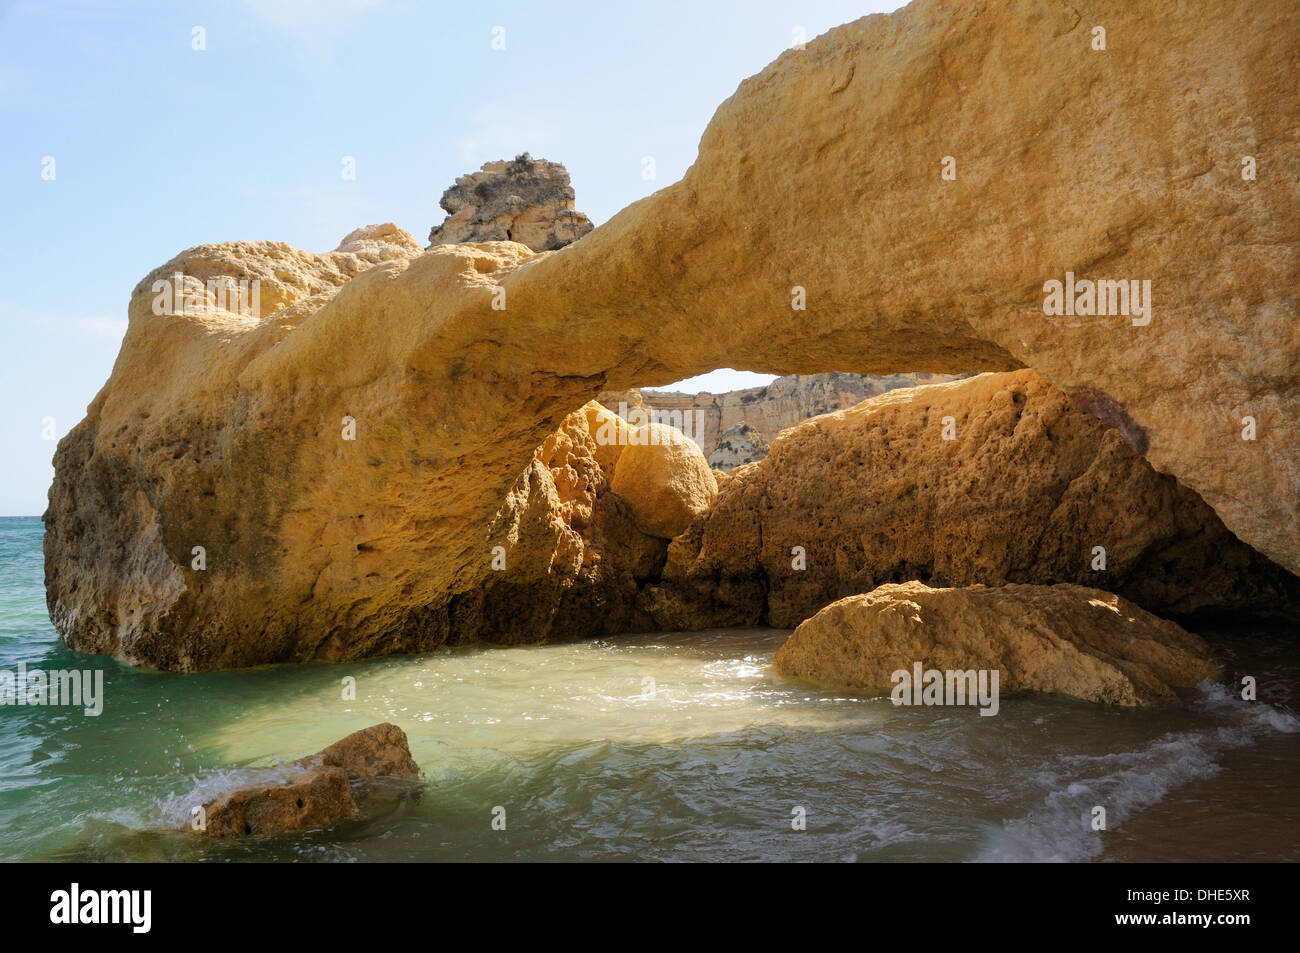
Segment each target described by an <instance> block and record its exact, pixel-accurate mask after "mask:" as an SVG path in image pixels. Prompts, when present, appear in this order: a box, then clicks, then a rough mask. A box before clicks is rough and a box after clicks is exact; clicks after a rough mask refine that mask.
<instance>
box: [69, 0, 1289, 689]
mask: <svg viewBox="0 0 1300 953" xmlns="http://www.w3.org/2000/svg"><path fill="white" fill-rule="evenodd" d="M1087 14H1088V19H1086V20H1085V19H1084V18H1083V17H1082V15H1081V14H1080V13H1079V12H1077V11H1075V10H1073V9H1072V8H1071V7H1069V6H1067V5H1064V4H1062V5H1043V4H1037V3H1031V2H1023V3H1021V2H1011V3H1002V2H993V0H967V2H962V3H944V4H940V3H938V2H934V0H917V2H914V3H913V4H911V5H910V6H908V7H906V8H905V9H903V10H900V11H898V12H897V13H894V14H890V15H887V16H872V17H867V18H865V19H862V20H859V21H857V22H855V23H851V24H848V25H845V26H843V27H840V28H838V29H836V30H833V31H831V32H829V33H827V34H825V35H824V36H822V37H819V38H818V39H816V40H814V41H812V42H810V43H808V44H807V47H806V48H805V49H803V50H790V51H787V52H786V53H784V54H782V56H781V57H779V58H778V59H777V60H776V61H775V62H774V63H773V64H771V65H770V66H769V67H767V68H766V69H765V70H763V71H762V72H761V73H759V74H758V75H756V76H754V77H751V78H750V79H748V80H746V81H745V82H743V83H742V84H741V85H740V88H739V89H738V90H737V91H736V93H735V94H734V95H733V96H732V97H731V98H730V99H728V100H727V101H726V102H725V103H723V104H722V106H721V107H720V108H719V109H718V112H717V114H716V115H715V117H714V118H713V120H712V122H711V123H710V124H709V127H708V129H707V130H706V131H705V133H704V136H703V138H702V140H701V143H700V152H699V157H698V159H697V161H696V162H695V164H694V165H693V166H692V167H691V168H690V170H689V171H688V172H687V174H686V175H685V177H684V178H683V179H682V180H681V181H680V182H678V183H676V184H674V185H672V186H669V187H668V188H665V189H663V190H661V191H659V192H657V193H655V194H654V195H651V196H649V197H648V198H645V199H643V200H641V201H639V202H636V203H634V204H633V205H631V206H629V207H628V208H627V209H625V210H623V211H622V212H621V213H619V214H618V215H617V216H615V218H614V219H612V220H611V221H610V222H608V223H606V224H605V225H603V226H601V227H600V228H597V229H596V230H595V231H593V232H591V233H590V234H588V235H586V236H585V237H584V238H582V239H581V241H579V242H577V243H576V244H574V245H571V246H569V247H566V248H563V249H561V250H559V251H556V252H551V253H543V254H536V255H534V254H532V253H530V252H529V250H528V249H526V248H524V247H523V246H521V245H517V244H514V243H509V242H493V243H485V244H479V245H446V246H441V247H435V248H433V249H431V250H429V251H428V252H424V253H421V251H420V248H419V246H418V244H416V243H415V242H414V241H413V240H411V239H410V236H407V235H405V233H400V230H396V229H394V228H392V227H391V226H388V227H380V228H376V229H367V230H360V231H359V232H357V233H354V234H353V235H352V236H349V238H348V240H345V243H344V245H343V246H340V249H339V250H338V251H336V252H333V253H330V254H329V255H308V254H306V253H303V252H298V251H296V250H294V249H291V248H289V247H288V246H286V245H283V244H280V243H265V242H262V243H233V244H228V245H218V246H201V247H200V248H197V249H191V250H189V251H188V252H185V253H183V254H182V255H180V256H178V257H177V258H176V259H174V260H173V261H172V262H169V263H168V264H167V265H164V266H163V267H162V268H160V269H158V270H157V271H156V272H154V273H153V274H152V275H150V276H149V277H147V278H146V279H145V280H144V281H143V282H142V283H141V285H140V286H138V287H137V289H136V292H135V294H134V295H133V297H132V301H131V306H130V319H131V320H130V326H129V329H128V332H127V335H126V338H125V340H124V342H123V348H122V353H121V354H120V355H119V358H118V361H117V364H116V366H115V367H114V371H113V376H112V378H111V379H110V380H109V382H108V383H107V385H106V386H105V388H104V389H103V391H102V392H101V393H100V394H99V395H98V396H97V397H96V399H95V401H94V402H93V403H92V404H91V406H90V408H89V410H88V415H87V418H86V420H85V421H83V422H82V423H81V424H80V425H79V426H78V427H77V428H75V429H74V430H73V432H72V433H71V434H69V436H68V437H67V438H65V440H64V441H63V443H62V444H61V445H60V448H59V450H58V452H57V454H56V458H55V464H56V476H55V482H54V486H53V487H52V489H51V493H50V509H49V510H48V511H47V513H46V517H45V518H46V523H47V527H48V534H47V539H46V555H47V569H46V573H47V590H48V598H49V602H50V608H51V614H52V616H53V618H54V620H55V622H56V625H57V626H58V627H59V629H60V631H61V632H62V633H63V634H64V635H65V636H66V637H67V638H68V641H69V643H70V644H71V645H73V646H74V647H76V648H81V649H85V650H88V651H117V652H120V653H122V654H123V655H125V656H126V657H129V658H132V659H136V660H139V661H143V662H147V663H149V664H154V665H159V666H163V667H170V668H182V669H190V668H214V667H222V666H230V665H240V664H252V663H254V662H260V661H269V660H288V659H300V658H311V657H327V658H341V657H356V656H361V655H368V654H376V653H380V652H387V651H402V650H408V651H409V650H419V649H422V648H427V647H432V646H434V645H436V644H439V643H440V641H441V640H442V639H445V638H446V635H447V631H448V628H449V627H450V626H452V625H453V624H454V620H451V619H450V618H449V616H448V609H447V605H448V600H449V598H450V597H451V595H452V594H454V593H457V592H465V591H469V590H471V589H473V588H474V587H475V586H476V585H478V584H479V583H480V582H481V580H482V579H483V578H484V574H485V572H487V571H488V570H487V568H486V566H487V560H488V553H489V550H490V545H491V539H490V536H489V532H488V530H487V529H485V528H486V527H488V526H489V525H490V524H491V522H492V518H493V515H494V514H495V513H496V512H497V510H498V509H499V508H500V505H501V501H502V499H503V498H505V497H506V495H507V494H508V493H509V492H510V491H511V488H512V486H513V485H514V484H515V481H516V480H517V479H518V477H519V474H520V472H521V470H522V469H523V468H524V467H525V466H526V464H527V462H528V460H529V456H530V454H531V453H532V452H533V450H534V448H536V447H537V446H538V445H539V444H540V443H541V441H542V440H543V439H544V438H545V437H546V435H547V434H548V433H550V432H551V431H552V430H553V429H554V428H555V427H556V426H557V425H558V424H559V422H560V421H561V420H562V419H563V418H564V416H565V415H566V414H567V413H569V412H570V411H572V410H573V409H575V408H576V407H579V406H581V405H582V404H583V403H584V402H585V401H587V400H589V399H591V398H592V397H594V396H595V395H596V394H597V393H598V392H599V391H601V390H605V389H611V390H617V389H625V388H629V387H633V386H654V385H661V384H667V383H669V382H671V381H673V380H676V379H680V378H683V377H687V376H691V375H694V374H697V373H702V372H704V371H707V370H710V369H712V368H715V367H719V366H730V367H736V368H740V369H748V370H755V371H765V372H772V373H814V372H819V371H830V370H841V371H857V372H863V373H889V372H895V371H917V370H925V371H933V372H949V373H960V372H968V371H982V370H1012V369H1017V368H1021V367H1032V368H1033V369H1035V370H1036V371H1037V372H1038V373H1039V374H1041V375H1042V376H1043V377H1044V378H1046V379H1047V380H1048V381H1050V382H1051V383H1053V384H1055V385H1056V386H1058V387H1060V388H1061V389H1062V390H1064V391H1066V392H1067V393H1069V394H1071V395H1075V396H1077V397H1079V398H1080V400H1082V401H1084V402H1085V403H1087V404H1088V405H1089V406H1090V407H1092V408H1093V409H1094V410H1095V412H1098V413H1099V414H1100V415H1102V416H1103V417H1106V418H1108V419H1110V421H1111V422H1112V423H1115V424H1116V425H1117V426H1119V427H1120V429H1121V431H1122V432H1124V433H1126V435H1128V437H1129V438H1130V441H1131V442H1134V443H1135V445H1136V446H1137V447H1138V449H1140V450H1141V452H1143V453H1144V454H1145V455H1146V457H1147V459H1148V460H1149V461H1150V462H1151V463H1152V464H1153V465H1154V466H1155V467H1156V468H1157V469H1158V470H1160V471H1163V472H1167V473H1170V474H1172V475H1174V476H1175V477H1176V478H1177V479H1178V480H1179V481H1180V482H1182V483H1184V484H1185V485H1186V486H1188V487H1191V488H1192V489H1194V490H1196V491H1197V492H1198V493H1199V494H1200V495H1201V496H1202V497H1203V498H1204V499H1205V500H1206V501H1207V502H1208V503H1209V504H1210V505H1211V506H1212V507H1213V508H1214V509H1215V511H1216V512H1217V513H1218V514H1219V515H1220V517H1221V518H1222V519H1223V521H1224V523H1225V524H1226V525H1227V527H1228V528H1229V529H1231V530H1232V531H1233V532H1234V533H1236V534H1237V536H1239V537H1240V538H1241V539H1242V540H1244V541H1245V542H1247V543H1249V544H1250V545H1251V546H1253V547H1255V548H1256V549H1258V550H1259V551H1260V552H1262V553H1264V554H1265V555H1267V556H1269V557H1270V558H1272V559H1273V560H1275V561H1276V562H1278V563H1279V564H1281V565H1282V566H1284V567H1286V568H1287V569H1289V570H1290V571H1291V572H1298V571H1300V443H1298V442H1297V440H1296V438H1295V423H1296V420H1297V410H1298V409H1300V407H1298V405H1300V392H1298V388H1300V372H1298V371H1297V367H1300V361H1298V360H1297V357H1300V323H1297V321H1296V314H1297V301H1296V296H1297V289H1298V288H1300V280H1298V279H1300V267H1298V262H1300V257H1298V254H1297V250H1298V249H1300V215H1298V214H1297V212H1298V211H1300V209H1298V208H1297V206H1298V204H1300V203H1297V194H1296V190H1297V187H1298V186H1297V184H1296V183H1297V182H1300V158H1298V157H1300V149H1297V148H1296V146H1297V136H1300V102H1298V101H1297V97H1296V96H1295V91H1294V84H1292V83H1289V82H1286V81H1283V78H1285V77H1289V76H1291V75H1292V71H1293V68H1294V63H1295V62H1296V61H1297V59H1300V34H1297V31H1296V30H1295V29H1294V26H1293V23H1292V14H1293V11H1292V9H1291V7H1290V4H1288V3H1286V2H1283V0H1263V2H1259V0H1240V2H1231V0H1215V2H1210V3H1204V4H1197V5H1194V8H1193V9H1190V10H1189V9H1188V8H1187V7H1186V6H1185V5H1182V4H1178V3H1175V2H1173V0H1153V2H1151V3H1149V4H1144V5H1143V6H1142V10H1141V12H1140V14H1139V13H1138V12H1136V11H1135V10H1134V9H1133V8H1132V7H1131V5H1129V4H1125V3H1119V2H1116V3H1098V4H1095V5H1092V6H1090V7H1089V8H1088V10H1087ZM1093 20H1095V21H1097V22H1105V23H1106V25H1107V31H1108V37H1109V43H1108V50H1106V51H1104V52H1096V51H1093V50H1091V49H1090V47H1089V44H1088V34H1087V27H1088V24H1089V23H1090V22H1091V21H1093ZM1247 154H1250V155H1254V156H1257V157H1259V166H1258V167H1259V170H1260V171H1259V175H1258V177H1257V178H1256V179H1254V180H1250V181H1247V180H1244V179H1243V178H1242V176H1241V174H1240V168H1241V167H1240V159H1241V157H1242V156H1243V155H1247ZM944 156H953V157H955V159H956V169H957V174H956V178H955V179H944V178H941V175H940V172H941V159H942V158H943V157H944ZM177 271H179V272H183V273H184V274H185V275H188V276H193V277H194V278H197V279H199V280H202V279H203V278H205V277H206V276H209V275H215V274H231V273H234V274H238V275H240V276H245V277H249V278H253V277H263V278H265V282H264V284H263V288H262V295H263V298H262V300H263V310H264V312H267V313H268V314H269V316H268V317H265V318H263V319H262V320H261V321H260V322H256V323H249V322H246V321H241V320H238V319H237V318H236V317H235V316H232V315H228V314H225V313H223V312H218V313H205V314H199V315H183V314H179V315H178V314H175V313H165V314H154V313H153V311H152V308H151V302H152V295H151V294H150V286H151V282H152V281H153V280H155V279H157V278H159V277H160V276H165V275H170V274H172V273H174V272H177ZM1067 272H1069V273H1072V274H1074V275H1076V276H1078V277H1079V278H1081V279H1082V278H1088V279H1121V280H1130V279H1131V280H1150V281H1151V282H1152V289H1153V291H1152V298H1153V301H1154V308H1153V312H1152V320H1151V322H1150V324H1148V325H1145V326H1135V325H1134V324H1133V323H1132V322H1131V321H1130V320H1129V319H1128V318H1126V317H1123V316H1113V315H1112V316H1070V317H1049V316H1046V315H1044V313H1043V298H1044V295H1043V287H1044V283H1045V282H1046V281H1049V280H1052V279H1063V278H1064V277H1065V275H1066V273H1067ZM796 285H798V286H801V287H803V288H805V289H806V292H807V309H806V310H803V311H800V310H794V309H792V308H791V288H792V287H793V286H796ZM500 289H504V304H505V307H504V309H498V308H494V303H495V302H500V301H501V300H502V295H501V292H500ZM272 310H274V313H269V312H271V311H272ZM344 416H351V417H353V418H354V419H355V420H356V421H357V439H356V440H355V441H342V440H341V439H340V434H339V421H340V419H341V418H343V417H344ZM1248 416H1249V417H1252V418H1253V419H1254V420H1255V421H1256V423H1257V431H1256V436H1255V439H1253V440H1249V441H1247V440H1243V439H1241V431H1242V419H1243V418H1245V417H1248ZM195 545H203V546H205V548H206V551H207V553H208V568H207V569H206V570H204V571H203V572H204V574H203V575H200V574H198V573H196V572H195V571H194V570H191V569H189V568H188V567H189V557H188V554H189V552H190V551H191V548H192V546H195Z"/></svg>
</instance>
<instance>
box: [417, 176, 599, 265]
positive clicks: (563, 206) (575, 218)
mask: <svg viewBox="0 0 1300 953" xmlns="http://www.w3.org/2000/svg"><path fill="white" fill-rule="evenodd" d="M573 203H574V195H573V187H572V186H571V185H569V173H568V171H567V170H566V169H565V168H564V166H562V165H560V163H558V162H548V161H546V160H545V159H534V158H532V157H531V156H530V155H529V154H528V153H527V152H525V153H524V154H523V155H519V156H516V157H515V158H514V159H513V160H510V161H508V162H507V161H501V162H488V163H485V164H484V165H483V168H482V169H481V170H480V171H478V172H474V173H472V174H470V175H462V176H461V177H460V178H458V179H457V180H456V184H455V185H453V186H452V187H451V188H449V189H447V191H446V192H444V193H442V201H441V202H440V203H439V204H441V205H442V207H443V209H445V210H446V212H447V213H448V217H447V220H446V221H444V222H443V223H442V224H441V225H435V226H434V227H433V230H432V231H430V232H429V246H430V247H433V246H434V245H447V244H451V243H453V242H506V241H513V242H519V243H520V244H522V245H527V246H528V247H529V248H531V249H532V250H533V251H552V250H554V249H556V248H563V247H564V246H565V245H568V244H571V243H572V242H576V241H577V240H578V239H579V238H581V237H582V236H583V235H585V234H587V233H588V232H589V231H591V229H592V225H591V220H590V219H588V218H587V216H586V215H584V214H583V213H582V212H578V211H575V210H574V207H573Z"/></svg>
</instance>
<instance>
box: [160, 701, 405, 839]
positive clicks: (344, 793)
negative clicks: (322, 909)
mask: <svg viewBox="0 0 1300 953" xmlns="http://www.w3.org/2000/svg"><path fill="white" fill-rule="evenodd" d="M419 773H420V769H419V767H418V766H417V765H416V763H415V761H414V759H412V758H411V749H410V746H409V745H408V744H407V740H406V733H405V732H404V731H402V729H400V728H398V727H397V726H396V725H392V724H382V725H374V726H372V727H370V728H365V729H363V730H361V731H357V732H353V733H352V734H350V735H348V736H347V737H346V738H344V739H342V740H341V741H336V742H335V743H334V744H332V745H330V746H329V747H328V748H325V749H324V750H323V751H319V752H317V753H316V754H313V755H308V756H307V757H305V758H299V759H298V760H297V761H294V762H292V763H291V764H290V765H288V766H287V770H285V771H283V772H278V773H277V776H276V777H275V778H274V779H273V780H271V781H268V782H266V783H263V784H251V785H247V786H245V787H242V788H238V789H236V790H234V791H230V792H228V793H226V794H223V795H221V796H219V797H217V798H215V799H213V800H211V801H209V802H208V803H206V804H204V805H203V814H202V817H203V820H204V823H203V825H202V826H201V827H200V829H198V830H197V831H195V833H199V834H202V835H203V836H205V837H211V838H217V839H228V838H239V837H269V836H272V835H276V834H292V833H296V832H300V831H307V830H315V829H318V828H322V827H328V826H330V825H331V824H337V823H338V822H340V821H346V820H355V819H356V818H358V817H360V816H361V812H360V810H359V809H358V808H357V803H356V801H355V800H354V798H353V796H352V782H353V781H363V780H371V779H375V778H402V779H408V780H414V779H415V778H417V777H419ZM186 830H194V826H193V825H192V824H187V825H186Z"/></svg>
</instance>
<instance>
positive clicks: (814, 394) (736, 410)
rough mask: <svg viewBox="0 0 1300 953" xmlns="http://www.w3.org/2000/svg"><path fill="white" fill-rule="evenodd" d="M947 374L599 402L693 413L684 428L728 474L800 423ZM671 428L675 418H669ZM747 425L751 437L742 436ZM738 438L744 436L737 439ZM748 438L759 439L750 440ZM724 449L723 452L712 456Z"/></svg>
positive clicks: (784, 383) (821, 377)
mask: <svg viewBox="0 0 1300 953" xmlns="http://www.w3.org/2000/svg"><path fill="white" fill-rule="evenodd" d="M954 379H955V378H954V377H953V376H952V375H949V374H890V375H889V376H887V377H871V376H867V375H864V374H841V373H836V372H831V373H829V374H808V375H799V374H789V375H787V376H785V377H778V378H777V379H776V380H774V381H772V383H770V384H768V385H767V386H765V387H748V388H745V389H744V390H733V391H728V392H726V393H724V394H709V393H699V394H683V393H681V392H679V391H663V390H640V391H638V390H629V391H609V392H606V393H603V394H601V395H600V397H599V400H600V402H601V403H602V404H604V405H605V406H606V407H608V408H609V409H610V410H612V411H614V412H615V413H617V412H618V405H619V403H620V402H621V403H624V404H626V405H627V406H628V407H629V408H632V407H639V406H644V407H646V408H647V409H651V410H655V411H666V412H668V413H670V414H672V413H678V414H681V415H683V416H682V419H683V420H685V415H686V414H687V413H690V412H693V413H692V417H691V421H690V422H688V423H687V426H686V427H683V429H688V430H689V432H690V436H691V437H692V438H693V439H694V440H695V442H696V443H698V444H699V445H700V449H701V450H703V451H704V454H705V456H710V463H712V464H713V465H714V466H716V467H718V468H719V469H723V470H728V469H730V468H731V467H735V466H739V465H740V464H742V463H749V462H752V461H753V460H758V459H761V458H762V457H763V456H764V455H765V454H766V453H767V446H766V445H767V444H770V443H771V442H772V441H773V440H774V439H776V435H777V434H779V433H780V432H781V431H782V430H785V429H786V428H787V427H793V426H794V425H795V424H797V423H799V421H801V420H807V419H808V418H809V417H815V416H817V415H818V414H825V413H829V412H831V411H833V410H842V409H844V408H845V407H852V406H853V405H854V404H860V403H862V401H864V400H866V399H867V398H868V397H875V396H876V395H878V394H883V393H885V391H889V390H896V389H897V388H900V387H915V386H917V385H918V384H937V383H942V382H944V381H950V380H954ZM673 424H674V426H676V418H674V420H673ZM746 426H747V427H748V428H749V429H750V430H752V431H753V432H754V433H753V434H747V433H745V430H744V428H745V427H746ZM727 432H731V439H729V440H728V441H727V442H728V443H729V444H730V446H729V447H728V448H720V444H721V443H722V442H723V437H724V434H726V433H727ZM742 434H743V435H744V436H743V438H742ZM753 435H757V436H758V437H759V438H760V439H759V440H758V441H754V440H753V439H752V438H753ZM719 449H723V450H724V452H722V453H719V454H716V455H715V454H714V451H717V450H719Z"/></svg>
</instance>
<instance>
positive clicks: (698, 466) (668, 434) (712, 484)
mask: <svg viewBox="0 0 1300 953" xmlns="http://www.w3.org/2000/svg"><path fill="white" fill-rule="evenodd" d="M641 430H642V433H643V434H644V437H643V438H642V439H641V440H639V441H638V442H637V443H635V444H632V445H630V446H627V447H624V448H623V453H622V455H621V456H620V457H619V458H618V465H617V466H618V469H617V470H616V472H615V475H614V480H613V490H614V492H615V493H617V494H618V495H619V496H621V497H623V499H624V500H626V501H627V503H628V505H629V506H630V507H631V510H632V518H633V519H634V520H635V521H636V524H637V528H638V529H640V530H641V531H642V532H643V533H646V534H647V535H650V536H661V537H663V538H665V539H671V538H672V537H673V536H676V535H677V534H678V533H681V532H683V531H684V530H685V529H686V527H688V526H690V525H691V521H692V520H694V519H695V517H697V516H699V515H700V514H702V513H704V512H706V511H707V510H708V508H709V507H710V506H712V505H713V501H714V500H715V499H716V498H717V496H718V482H717V480H716V479H714V476H713V471H712V470H711V469H710V468H709V462H708V461H707V460H705V459H704V454H702V453H701V452H700V448H699V447H697V446H696V445H695V443H694V442H693V441H691V440H690V439H688V438H686V437H684V436H682V434H681V433H680V432H679V431H675V430H673V429H672V428H671V427H665V426H663V425H661V424H650V425H648V426H647V427H644V428H641Z"/></svg>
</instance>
